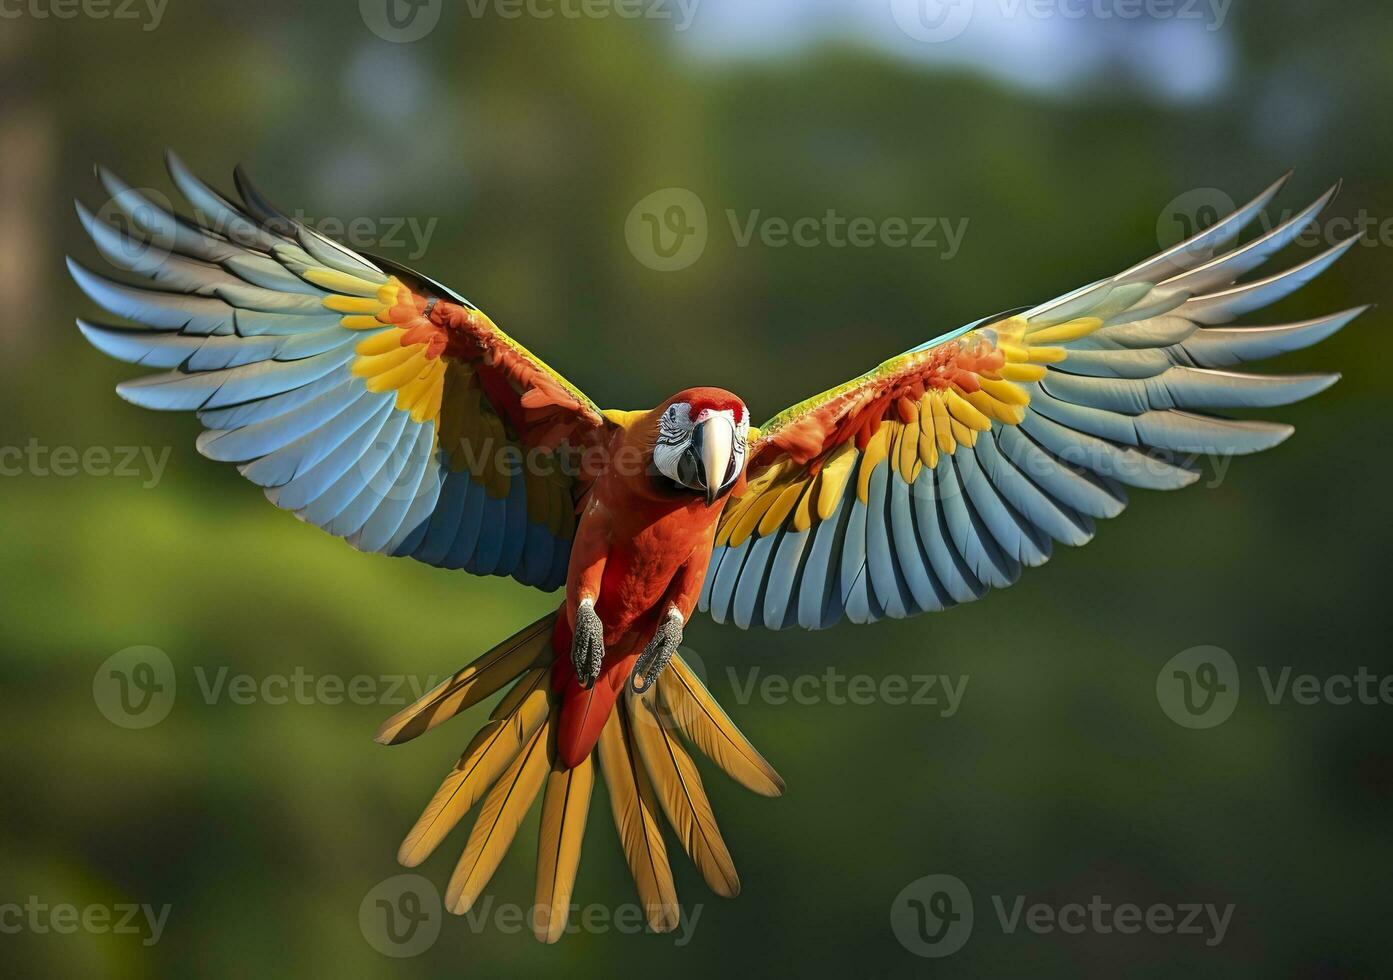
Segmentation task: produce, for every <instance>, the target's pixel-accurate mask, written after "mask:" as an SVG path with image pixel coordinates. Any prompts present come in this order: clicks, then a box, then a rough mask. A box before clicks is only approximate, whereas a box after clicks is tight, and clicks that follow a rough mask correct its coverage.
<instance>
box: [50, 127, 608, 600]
mask: <svg viewBox="0 0 1393 980" xmlns="http://www.w3.org/2000/svg"><path fill="white" fill-rule="evenodd" d="M168 162H169V171H170V175H171V176H172V177H173V179H174V183H175V184H176V186H177V187H178V188H179V190H180V191H181V192H182V193H183V194H184V196H185V197H187V198H188V200H189V202H190V204H191V205H192V206H193V209H194V220H188V219H186V218H183V217H180V216H178V215H175V214H173V213H171V210H170V209H168V208H166V207H163V206H161V204H160V203H159V202H157V201H155V200H152V199H151V195H148V194H145V193H143V192H141V191H138V190H135V189H133V188H131V187H129V186H127V185H125V184H124V183H122V182H121V181H120V180H119V179H118V178H117V177H115V176H114V175H112V174H111V173H109V172H107V171H105V170H101V169H99V170H98V176H99V177H100V179H101V181H102V183H103V185H104V186H105V188H106V190H107V192H108V193H109V194H110V195H111V201H110V204H109V205H108V206H107V207H105V208H103V209H102V212H101V215H102V216H101V217H98V216H97V215H94V214H93V213H92V212H90V211H89V210H87V209H86V208H85V207H83V206H82V204H81V203H80V202H79V203H78V205H77V209H78V216H79V217H80V219H81V220H82V223H83V225H84V226H85V227H86V229H87V231H88V233H89V234H90V235H91V236H92V240H93V242H94V243H95V244H96V246H97V248H98V250H99V251H100V252H101V253H102V255H103V256H104V257H105V258H106V259H107V260H108V261H109V262H111V263H112V264H113V265H115V266H117V267H118V268H120V269H122V270H124V271H126V272H128V273H132V274H133V275H134V276H136V277H138V278H140V279H142V280H144V281H143V282H141V283H140V284H139V285H130V284H127V283H120V282H115V281H112V280H110V279H106V278H103V277H102V276H99V275H97V274H96V273H94V272H91V271H89V270H88V269H86V268H84V267H83V266H81V265H79V264H78V263H76V262H74V261H72V260H69V268H70V269H71V271H72V275H73V278H74V279H75V280H76V281H77V284H78V285H79V286H80V287H81V288H82V289H83V291H84V292H86V294H87V295H88V296H89V297H91V298H92V300H94V301H95V302H97V303H99V304H100V305H102V306H103V307H105V308H106V309H107V310H109V311H110V312H111V313H113V314H115V315H116V316H119V317H122V318H124V319H126V320H132V321H134V322H136V323H137V324H140V326H139V327H137V328H131V327H118V326H105V325H100V324H96V323H90V322H87V321H85V320H79V321H78V326H79V327H80V328H81V330H82V332H83V334H85V335H86V337H87V339H88V340H90V341H91V342H92V344H93V345H95V346H96V347H98V348H100V349H101V350H102V351H104V352H106V353H107V354H110V355H112V356H113V357H117V358H120V359H121V360H124V361H130V362H132V363H135V364H142V365H146V366H149V367H155V368H164V369H167V370H166V371H165V372H164V373H161V374H154V375H150V376H147V377H142V378H138V379H136V380H133V381H127V382H125V383H123V384H122V385H120V386H119V387H118V388H117V392H118V393H119V394H120V395H121V397H123V398H125V399H126V400H127V401H130V402H133V403H135V404H137V405H143V406H145V407H147V408H155V409H168V410H174V409H188V410H192V411H194V412H196V413H197V414H198V417H199V419H200V421H201V422H202V423H203V424H204V426H206V427H207V429H208V431H206V432H204V433H203V434H202V435H201V436H200V438H199V440H198V448H199V451H200V452H202V453H203V454H204V455H205V456H208V457H210V458H212V459H219V460H226V461H229V462H234V463H238V464H240V465H239V469H240V470H241V472H242V474H243V475H244V476H246V477H247V478H248V479H249V480H251V481H252V482H254V483H256V484H258V485H260V486H261V487H263V488H265V492H266V496H267V498H268V499H270V500H271V502H272V503H274V504H275V505H276V506H278V507H281V508H283V509H285V510H289V511H293V512H294V513H295V514H296V515H297V516H298V517H300V518H301V519H302V520H304V521H307V522H309V523H311V524H315V525H318V526H319V527H321V528H324V529H325V530H326V531H329V532H330V533H332V534H336V535H338V536H340V537H342V538H345V539H347V540H348V542H349V543H350V544H352V545H353V546H354V547H356V548H359V549H360V550H363V551H375V552H382V553H385V554H390V555H410V556H412V557H414V558H418V559H420V560H421V561H425V562H429V563H430V564H433V565H438V566H442V567H445V568H464V569H467V570H468V571H471V572H474V573H476V574H480V575H510V576H512V577H514V578H516V579H518V580H519V581H521V582H523V583H525V584H528V585H536V586H539V587H540V588H543V589H547V590H550V589H554V588H556V587H557V586H558V585H560V584H561V583H562V582H563V581H564V579H565V574H566V564H567V560H568V558H569V555H570V547H571V538H572V534H573V531H574V528H575V509H576V504H577V502H578V500H579V497H580V495H581V493H582V492H583V491H584V489H585V482H584V480H583V478H582V477H581V475H580V473H579V470H578V467H577V465H576V463H577V456H578V454H579V453H580V452H581V451H582V450H583V449H584V448H586V447H588V446H592V445H595V444H596V443H597V442H598V440H599V439H600V437H601V435H602V433H603V432H604V429H605V426H606V422H605V420H604V418H603V417H602V415H601V413H600V410H599V409H598V408H597V407H596V406H595V404H594V403H593V402H592V401H590V399H588V398H586V397H585V396H584V395H583V394H581V392H580V391H579V390H577V389H576V388H575V387H574V386H573V385H571V384H570V383H569V382H567V381H566V380H565V379H564V378H562V377H561V376H560V375H558V374H557V373H556V372H555V371H553V370H551V368H549V367H547V366H546V364H544V363H542V361H540V360H539V359H537V358H536V357H535V356H533V355H532V354H531V353H530V352H529V351H527V350H526V349H525V348H523V347H522V346H521V345H520V344H518V343H517V342H516V341H514V340H513V339H512V338H511V337H509V336H508V335H507V334H505V333H504V332H503V331H501V330H499V329H498V327H496V326H495V325H494V324H493V322H492V321H491V320H490V319H489V318H488V317H487V316H486V315H485V314H484V313H482V312H481V311H479V310H478V309H476V308H475V307H474V306H473V305H472V304H470V303H469V302H468V301H467V300H465V299H464V298H463V297H461V296H459V295H458V294H456V293H453V292H452V291H450V290H448V289H446V288H445V287H443V286H440V285H439V284H437V283H435V282H433V281H431V280H429V279H426V278H425V277H423V276H419V275H417V274H415V273H412V272H410V271H409V270H406V269H403V268H400V267H398V266H395V265H394V264H392V263H389V262H385V261H382V260H373V259H370V258H368V257H366V256H363V255H360V254H358V253H356V252H353V251H350V250H349V249H347V248H345V247H343V246H342V245H339V244H338V243H336V242H333V241H331V240H330V239H328V238H326V237H324V236H323V235H321V234H319V233H318V232H316V231H314V230H313V229H311V228H308V227H306V226H305V225H303V224H302V223H300V222H298V221H295V220H293V219H291V218H289V217H287V216H286V215H284V214H282V213H281V212H279V211H277V210H276V209H275V208H274V207H273V206H272V205H270V204H269V203H267V202H266V200H265V199H264V198H263V197H262V196H261V195H260V193H259V192H258V191H257V190H256V189H255V188H254V187H253V186H252V185H251V184H250V182H249V181H248V180H247V179H246V177H245V175H244V174H243V173H242V172H241V171H240V170H239V171H238V172H237V175H236V182H237V188H238V191H239V192H240V194H241V197H242V201H243V203H242V205H240V206H239V205H235V204H233V203H232V202H230V201H229V200H227V199H226V198H224V197H223V196H222V195H221V194H219V193H218V192H217V191H215V190H213V189H211V188H209V187H208V186H207V185H205V184H203V183H202V182H200V181H199V180H198V179H197V178H196V177H194V176H193V175H192V174H191V173H190V172H189V171H188V170H187V169H186V168H185V167H184V165H183V164H182V163H181V162H180V161H179V160H178V159H177V158H175V157H174V156H173V155H172V154H171V155H170V156H169V158H168ZM117 226H119V229H120V230H118V227H117Z"/></svg>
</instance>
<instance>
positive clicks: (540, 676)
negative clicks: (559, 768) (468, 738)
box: [397, 668, 551, 868]
mask: <svg viewBox="0 0 1393 980" xmlns="http://www.w3.org/2000/svg"><path fill="white" fill-rule="evenodd" d="M546 686H547V680H546V671H545V670H544V669H541V668H538V669H536V670H533V671H531V672H530V673H529V674H528V675H527V676H525V677H524V678H523V679H522V680H521V681H519V682H518V683H517V685H516V686H515V687H514V688H513V689H512V690H511V691H509V692H508V696H507V697H506V698H505V699H504V700H503V701H501V702H499V706H498V709H497V710H495V712H494V717H493V719H492V720H490V721H489V723H488V724H487V725H485V726H484V727H483V728H481V729H479V733H478V734H477V735H475V736H474V740H473V741H472V742H470V743H469V747H468V748H467V749H465V750H464V754H463V755H461V756H460V760H459V762H457V763H455V767H454V769H452V770H451V771H450V774H449V775H448V776H446V777H445V781H444V782H442V783H441V784H440V788H439V789H438V790H436V791H435V796H433V797H432V798H431V801H430V802H429V803H428V804H426V808H425V810H424V811H422V813H421V817H420V819H419V820H417V821H416V826H414V827H412V828H411V831H410V833H408V834H407V835H406V840H404V841H402V845H401V849H400V850H399V851H398V852H397V860H398V861H400V862H401V863H402V864H403V865H404V866H406V867H408V868H414V867H416V866H417V865H418V864H420V863H421V862H422V861H424V860H425V859H426V858H428V857H430V855H431V852H433V851H434V850H435V849H436V847H438V846H439V844H440V842H441V841H442V840H444V839H445V836H446V835H447V834H449V833H450V831H451V830H453V829H454V828H455V824H457V823H459V822H460V820H461V819H462V818H463V817H464V815H465V814H466V813H468V812H469V810H470V808H471V807H473V806H474V804H475V803H477V802H478V801H479V798H480V797H481V796H483V795H484V792H485V791H486V790H487V789H488V788H489V787H490V786H492V785H493V784H494V783H495V782H496V781H497V780H498V778H499V777H500V776H501V775H502V774H503V772H504V770H506V769H507V768H508V766H509V764H510V763H512V761H513V760H514V759H516V758H517V756H518V753H519V752H521V751H522V748H523V746H524V745H526V744H527V742H528V740H529V739H530V738H531V737H532V735H533V734H534V733H535V732H536V731H537V729H538V728H540V727H541V726H542V723H543V722H544V721H546V718H547V714H548V713H549V712H550V711H551V704H550V702H549V699H548V697H547V690H546Z"/></svg>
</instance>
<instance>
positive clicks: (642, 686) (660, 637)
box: [629, 606, 685, 694]
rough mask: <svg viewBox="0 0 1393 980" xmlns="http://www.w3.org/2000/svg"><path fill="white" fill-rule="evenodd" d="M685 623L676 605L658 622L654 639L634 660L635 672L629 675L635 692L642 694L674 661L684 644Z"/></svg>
mask: <svg viewBox="0 0 1393 980" xmlns="http://www.w3.org/2000/svg"><path fill="white" fill-rule="evenodd" d="M684 625H685V622H684V620H683V618H682V613H681V612H680V611H678V609H677V607H676V606H673V607H672V608H670V609H669V610H668V611H667V616H666V617H665V618H664V619H663V621H662V622H661V623H659V624H658V629H657V631H656V632H654V634H653V639H651V640H649V641H648V646H647V647H645V648H644V650H643V653H641V654H639V657H638V660H637V661H635V662H634V672H633V673H632V674H630V675H629V683H630V684H632V685H633V688H634V693H635V694H642V693H643V692H645V691H647V690H648V689H649V688H650V687H652V686H653V682H654V681H656V680H657V679H658V677H659V676H661V674H662V672H663V671H664V670H666V669H667V665H668V664H669V663H671V662H672V657H673V654H675V653H676V652H677V648H678V647H680V646H681V645H682V627H683V626H684Z"/></svg>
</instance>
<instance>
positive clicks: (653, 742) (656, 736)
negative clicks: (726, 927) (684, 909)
mask: <svg viewBox="0 0 1393 980" xmlns="http://www.w3.org/2000/svg"><path fill="white" fill-rule="evenodd" d="M624 701H625V704H626V705H627V706H628V708H629V714H630V717H631V718H632V719H633V725H634V735H635V741H636V742H637V743H638V749H639V755H641V756H642V758H643V765H644V768H646V769H647V770H648V775H649V777H650V778H652V780H653V787H654V789H656V790H657V796H658V801H659V802H660V803H661V804H662V806H663V812H664V813H666V814H667V818H668V822H669V823H671V824H672V829H673V830H675V831H676V832H677V838H678V840H680V841H681V842H682V847H683V849H684V850H686V852H687V856H688V857H690V858H691V859H692V863H693V864H695V865H696V866H697V870H698V871H700V872H701V876H702V878H704V879H705V880H706V884H707V885H708V886H709V887H710V889H711V890H712V891H713V892H715V893H716V894H717V895H720V896H722V897H724V898H734V897H735V896H736V895H738V894H740V876H739V875H737V874H736V873H735V862H734V861H733V860H731V857H730V851H729V850H728V849H727V848H726V843H725V841H724V840H723V839H722V837H721V830H720V828H719V827H717V826H716V815H715V814H714V813H713V812H712V811H711V802H710V801H709V800H708V799H707V798H706V790H705V789H703V788H702V785H701V776H700V775H698V773H697V769H696V764H695V763H694V762H692V757H691V756H689V755H688V754H687V752H686V750H685V749H683V748H682V746H681V745H679V744H678V742H677V738H676V736H675V734H674V732H673V731H672V727H670V723H665V719H664V718H663V717H662V716H661V715H660V714H659V712H660V710H661V709H660V708H659V707H658V705H657V700H656V698H654V697H653V696H652V692H649V693H648V694H643V695H638V694H634V693H633V690H632V688H630V689H628V690H627V691H626V696H625V699H624ZM663 714H666V712H663ZM673 727H675V726H673Z"/></svg>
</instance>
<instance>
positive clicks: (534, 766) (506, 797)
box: [445, 718, 554, 915]
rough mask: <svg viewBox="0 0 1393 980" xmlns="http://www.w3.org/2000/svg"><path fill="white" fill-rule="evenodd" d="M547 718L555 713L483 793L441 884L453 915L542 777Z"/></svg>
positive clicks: (492, 864)
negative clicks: (451, 869) (460, 848)
mask: <svg viewBox="0 0 1393 980" xmlns="http://www.w3.org/2000/svg"><path fill="white" fill-rule="evenodd" d="M552 720H554V718H553V719H549V720H548V722H547V723H543V725H542V726H541V727H540V728H538V729H537V730H536V731H535V732H533V733H532V736H531V737H530V738H529V739H528V740H527V744H525V745H524V746H523V747H522V751H521V752H519V753H518V757H517V758H516V759H514V760H513V761H512V762H511V763H509V764H508V768H507V769H505V770H504V771H503V775H502V776H500V777H498V782H496V783H494V784H493V789H491V790H489V794H488V796H486V797H484V805H483V807H482V808H481V809H480V810H479V818H478V819H477V820H476V821H474V829H473V830H471V831H470V832H469V842H468V843H467V844H465V846H464V854H463V855H461V857H460V859H459V864H457V865H456V866H455V873H454V874H453V875H451V876H450V883H449V885H447V886H446V888H445V907H446V908H448V909H449V910H450V911H451V912H454V913H455V914H456V915H463V914H464V913H465V912H468V911H469V910H470V909H471V908H473V907H474V903H475V902H476V901H477V900H478V898H479V895H480V894H482V893H483V890H484V888H485V887H486V886H487V885H488V883H489V879H490V878H492V877H493V873H494V872H495V871H497V870H498V863H499V862H500V861H502V860H503V855H504V854H506V853H507V852H508V848H509V847H510V846H511V845H512V843H513V837H514V836H515V835H516V834H517V832H518V826H519V825H520V824H521V823H522V819H523V817H525V816H527V811H528V810H529V809H530V808H531V807H532V801H533V800H535V799H536V798H537V793H538V791H539V790H541V788H542V783H543V782H544V781H545V780H546V776H547V770H548V769H549V768H550V763H549V760H548V759H547V755H548V752H547V742H548V739H549V736H550V731H549V729H550V727H551V724H550V722H551V721H552Z"/></svg>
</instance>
